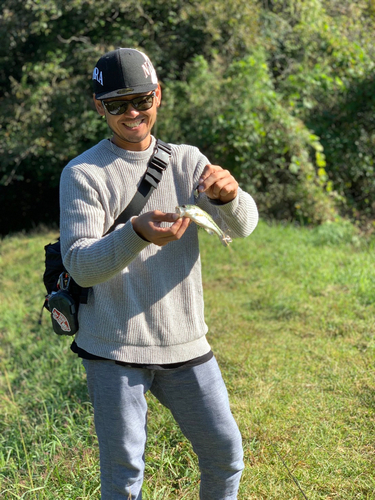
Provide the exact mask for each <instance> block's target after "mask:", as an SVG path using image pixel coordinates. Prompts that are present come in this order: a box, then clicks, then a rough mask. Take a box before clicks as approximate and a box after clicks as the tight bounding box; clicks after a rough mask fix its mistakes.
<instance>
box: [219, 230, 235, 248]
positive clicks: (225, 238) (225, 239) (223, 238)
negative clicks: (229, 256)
mask: <svg viewBox="0 0 375 500" xmlns="http://www.w3.org/2000/svg"><path fill="white" fill-rule="evenodd" d="M220 240H221V243H222V244H223V245H224V246H225V247H228V246H229V243H232V238H231V237H230V236H228V235H227V234H224V233H223V234H222V235H221V236H220Z"/></svg>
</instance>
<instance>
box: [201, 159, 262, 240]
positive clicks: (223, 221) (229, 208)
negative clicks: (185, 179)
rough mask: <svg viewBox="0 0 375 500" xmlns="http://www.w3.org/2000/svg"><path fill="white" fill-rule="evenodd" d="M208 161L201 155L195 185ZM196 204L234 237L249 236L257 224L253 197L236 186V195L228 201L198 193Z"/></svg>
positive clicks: (256, 210) (256, 212) (256, 211)
mask: <svg viewBox="0 0 375 500" xmlns="http://www.w3.org/2000/svg"><path fill="white" fill-rule="evenodd" d="M208 163H209V161H208V160H207V158H206V157H205V156H203V155H202V157H201V158H200V161H199V162H198V164H197V167H196V169H195V174H194V179H195V185H196V186H197V185H198V179H199V177H200V176H201V174H202V172H203V169H204V167H205V166H206V165H207V164H208ZM197 205H198V206H199V207H200V208H202V210H205V211H206V212H208V213H209V214H210V215H211V216H212V217H213V218H214V220H215V222H216V223H217V224H218V226H219V227H221V228H222V229H223V230H224V231H226V232H228V233H229V234H230V235H231V236H232V237H234V238H245V237H246V236H249V235H250V234H251V233H252V232H253V231H254V229H255V228H256V226H257V224H258V218H259V216H258V209H257V206H256V204H255V201H254V199H253V198H252V196H250V194H249V193H246V192H245V191H243V190H242V189H241V188H238V193H237V196H236V198H235V199H234V200H232V201H231V202H229V203H223V204H221V203H220V202H216V201H215V200H210V199H209V198H208V196H207V195H205V194H204V193H203V194H201V195H199V197H198V200H197Z"/></svg>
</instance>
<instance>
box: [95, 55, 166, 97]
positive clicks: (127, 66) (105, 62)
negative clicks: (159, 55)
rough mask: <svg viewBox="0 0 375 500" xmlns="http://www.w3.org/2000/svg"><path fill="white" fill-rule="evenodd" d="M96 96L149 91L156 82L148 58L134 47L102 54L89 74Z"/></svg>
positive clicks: (155, 86) (153, 87)
mask: <svg viewBox="0 0 375 500" xmlns="http://www.w3.org/2000/svg"><path fill="white" fill-rule="evenodd" d="M92 80H93V86H94V93H95V97H96V99H100V100H101V99H108V98H110V97H120V96H122V95H132V94H142V93H145V92H151V91H152V90H155V89H156V88H157V86H158V78H157V76H156V71H155V69H154V67H153V65H152V63H151V61H150V59H149V58H148V57H147V56H146V54H144V53H143V52H140V51H139V50H136V49H124V48H118V49H116V50H112V51H111V52H107V54H104V55H103V56H102V57H101V58H100V59H99V61H98V62H97V63H96V66H95V68H94V71H93V74H92Z"/></svg>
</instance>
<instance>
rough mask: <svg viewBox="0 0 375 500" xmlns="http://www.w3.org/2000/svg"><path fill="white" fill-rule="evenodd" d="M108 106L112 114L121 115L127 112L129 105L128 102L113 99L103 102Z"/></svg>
mask: <svg viewBox="0 0 375 500" xmlns="http://www.w3.org/2000/svg"><path fill="white" fill-rule="evenodd" d="M103 104H104V106H105V107H106V109H107V111H108V113H110V114H111V115H121V114H122V113H125V111H126V108H127V107H128V104H127V103H123V102H121V101H111V102H105V103H103Z"/></svg>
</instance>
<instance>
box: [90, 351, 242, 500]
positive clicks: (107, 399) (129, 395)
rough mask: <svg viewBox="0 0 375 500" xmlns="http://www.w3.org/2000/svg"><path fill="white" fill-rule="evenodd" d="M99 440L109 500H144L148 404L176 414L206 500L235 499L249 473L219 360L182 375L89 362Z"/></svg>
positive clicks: (104, 487) (104, 490)
mask: <svg viewBox="0 0 375 500" xmlns="http://www.w3.org/2000/svg"><path fill="white" fill-rule="evenodd" d="M83 364H84V366H85V369H86V373H87V383H88V388H89V393H90V398H91V401H92V404H93V407H94V419H95V428H96V433H97V436H98V441H99V450H100V469H101V492H102V499H103V500H125V499H126V500H128V499H133V500H141V499H142V491H141V488H142V482H143V473H144V450H145V444H146V437H147V423H146V419H147V403H146V399H145V397H144V395H145V393H146V392H147V391H148V390H150V391H151V392H152V394H154V395H155V396H156V398H157V399H158V400H159V401H160V402H161V403H162V404H163V405H165V406H166V407H167V408H169V409H170V411H171V412H172V414H173V416H174V418H175V419H176V421H177V423H178V424H179V426H180V428H181V430H182V432H183V433H184V434H185V436H186V437H187V438H188V439H189V440H190V441H191V443H192V446H193V449H194V451H195V453H196V454H197V455H198V459H199V467H200V471H201V484H200V498H201V499H202V500H235V499H236V498H237V491H238V486H239V482H240V477H241V473H242V470H243V467H244V465H243V452H242V441H241V435H240V432H239V430H238V427H237V424H236V422H235V420H234V418H233V416H232V413H231V410H230V407H229V400H228V394H227V390H226V387H225V384H224V381H223V379H222V376H221V372H220V369H219V367H218V365H217V362H216V360H215V358H212V359H211V360H210V361H207V362H206V363H204V364H201V365H198V366H194V367H190V368H185V369H179V370H178V369H177V370H166V371H164V370H147V369H140V368H132V367H126V366H122V365H118V364H116V363H115V362H114V361H97V360H95V361H91V360H83Z"/></svg>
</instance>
